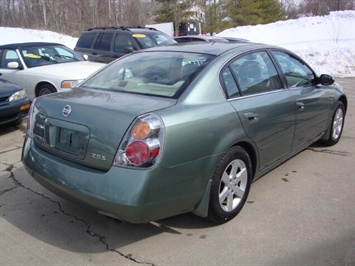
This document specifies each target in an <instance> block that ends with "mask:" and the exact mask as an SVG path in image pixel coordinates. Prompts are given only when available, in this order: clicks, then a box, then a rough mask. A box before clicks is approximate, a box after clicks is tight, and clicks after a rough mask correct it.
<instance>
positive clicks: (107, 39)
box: [94, 32, 113, 51]
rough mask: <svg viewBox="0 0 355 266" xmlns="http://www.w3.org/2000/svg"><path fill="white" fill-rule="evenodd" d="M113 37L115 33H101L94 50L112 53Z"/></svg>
mask: <svg viewBox="0 0 355 266" xmlns="http://www.w3.org/2000/svg"><path fill="white" fill-rule="evenodd" d="M112 37H113V33H110V32H105V33H100V34H99V36H98V37H97V39H96V42H95V46H94V49H97V50H103V51H110V49H111V41H112Z"/></svg>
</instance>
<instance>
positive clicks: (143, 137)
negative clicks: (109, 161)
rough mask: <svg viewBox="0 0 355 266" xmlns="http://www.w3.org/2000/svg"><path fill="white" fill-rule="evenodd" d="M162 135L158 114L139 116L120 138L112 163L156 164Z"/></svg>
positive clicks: (146, 165)
mask: <svg viewBox="0 0 355 266" xmlns="http://www.w3.org/2000/svg"><path fill="white" fill-rule="evenodd" d="M163 137H164V125H163V122H162V120H161V119H160V117H159V116H157V115H155V114H146V115H142V116H139V117H138V118H137V119H136V120H135V121H134V122H133V123H132V125H131V126H130V128H129V129H128V131H127V133H126V135H125V136H124V138H123V139H122V141H121V144H120V147H119V149H118V152H117V154H116V157H115V160H114V162H113V165H115V166H134V167H150V166H153V165H155V164H157V163H158V161H159V158H160V155H161V151H162V144H163Z"/></svg>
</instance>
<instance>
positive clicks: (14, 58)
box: [0, 49, 20, 68]
mask: <svg viewBox="0 0 355 266" xmlns="http://www.w3.org/2000/svg"><path fill="white" fill-rule="evenodd" d="M0 55H2V56H1V62H0V68H8V66H7V64H8V63H10V62H17V63H19V64H20V58H19V57H18V55H17V53H16V51H15V50H7V49H5V50H3V51H0Z"/></svg>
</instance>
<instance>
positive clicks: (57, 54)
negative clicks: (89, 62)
mask: <svg viewBox="0 0 355 266" xmlns="http://www.w3.org/2000/svg"><path fill="white" fill-rule="evenodd" d="M20 52H21V54H22V57H23V60H24V61H25V64H26V66H27V67H28V68H31V67H38V66H44V65H52V64H58V63H67V62H77V61H84V58H83V57H82V56H81V55H80V54H78V53H76V52H74V51H72V50H70V49H69V48H67V47H65V46H60V45H58V46H54V45H53V46H33V47H26V48H22V49H21V50H20Z"/></svg>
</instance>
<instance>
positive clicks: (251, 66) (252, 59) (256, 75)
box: [227, 52, 282, 97]
mask: <svg viewBox="0 0 355 266" xmlns="http://www.w3.org/2000/svg"><path fill="white" fill-rule="evenodd" d="M230 69H231V71H232V73H233V75H234V77H236V79H237V82H238V84H239V89H240V94H241V95H250V94H255V93H263V92H268V91H273V90H278V89H281V88H282V85H281V81H280V77H279V75H278V74H277V71H276V68H275V66H274V65H273V63H272V61H271V59H270V57H269V55H268V54H267V53H266V52H255V53H251V54H247V55H244V56H242V57H239V58H238V59H236V60H234V61H233V62H232V63H231V64H230ZM229 86H230V85H229ZM227 90H228V88H227ZM232 92H233V90H232ZM233 93H234V92H233ZM229 97H231V95H229Z"/></svg>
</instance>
